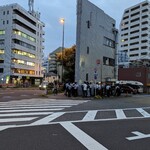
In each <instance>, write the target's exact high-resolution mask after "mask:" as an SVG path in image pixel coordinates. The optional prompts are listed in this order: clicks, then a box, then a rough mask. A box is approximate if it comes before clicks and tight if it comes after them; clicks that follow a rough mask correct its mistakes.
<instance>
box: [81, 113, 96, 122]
mask: <svg viewBox="0 0 150 150" xmlns="http://www.w3.org/2000/svg"><path fill="white" fill-rule="evenodd" d="M96 114H97V111H96V110H91V111H88V112H87V113H86V115H85V116H84V118H83V119H82V120H83V121H89V120H90V121H92V120H94V119H95V116H96Z"/></svg>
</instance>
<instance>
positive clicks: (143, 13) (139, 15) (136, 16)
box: [119, 0, 150, 65]
mask: <svg viewBox="0 0 150 150" xmlns="http://www.w3.org/2000/svg"><path fill="white" fill-rule="evenodd" d="M149 12H150V2H149V1H148V0H146V1H143V2H141V3H139V4H137V5H135V6H132V7H130V8H127V9H125V11H124V14H123V17H122V20H121V23H120V38H119V51H122V52H125V53H127V55H128V58H129V61H130V62H135V61H142V62H143V65H144V64H145V65H150V14H149Z"/></svg>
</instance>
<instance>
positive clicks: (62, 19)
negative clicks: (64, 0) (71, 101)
mask: <svg viewBox="0 0 150 150" xmlns="http://www.w3.org/2000/svg"><path fill="white" fill-rule="evenodd" d="M60 23H61V24H62V25H63V30H62V49H61V55H62V58H61V59H62V70H61V81H62V82H63V49H64V29H65V19H64V18H61V19H60Z"/></svg>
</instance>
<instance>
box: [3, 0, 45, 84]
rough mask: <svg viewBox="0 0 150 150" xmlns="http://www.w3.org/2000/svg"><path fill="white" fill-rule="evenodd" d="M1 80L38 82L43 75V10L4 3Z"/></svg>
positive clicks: (4, 81) (30, 5)
mask: <svg viewBox="0 0 150 150" xmlns="http://www.w3.org/2000/svg"><path fill="white" fill-rule="evenodd" d="M0 20H1V21H0V78H1V83H3V84H6V83H24V82H29V83H30V84H38V83H40V82H41V80H42V78H43V74H42V57H43V56H44V55H43V50H44V46H43V42H44V38H43V35H44V31H43V27H44V23H43V22H42V21H40V13H39V12H35V11H34V10H33V1H31V0H29V11H27V10H25V9H24V8H22V7H21V6H20V5H18V4H10V5H6V6H0Z"/></svg>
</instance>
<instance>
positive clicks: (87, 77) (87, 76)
mask: <svg viewBox="0 0 150 150" xmlns="http://www.w3.org/2000/svg"><path fill="white" fill-rule="evenodd" d="M88 80H89V75H88V73H87V74H86V81H88Z"/></svg>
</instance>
